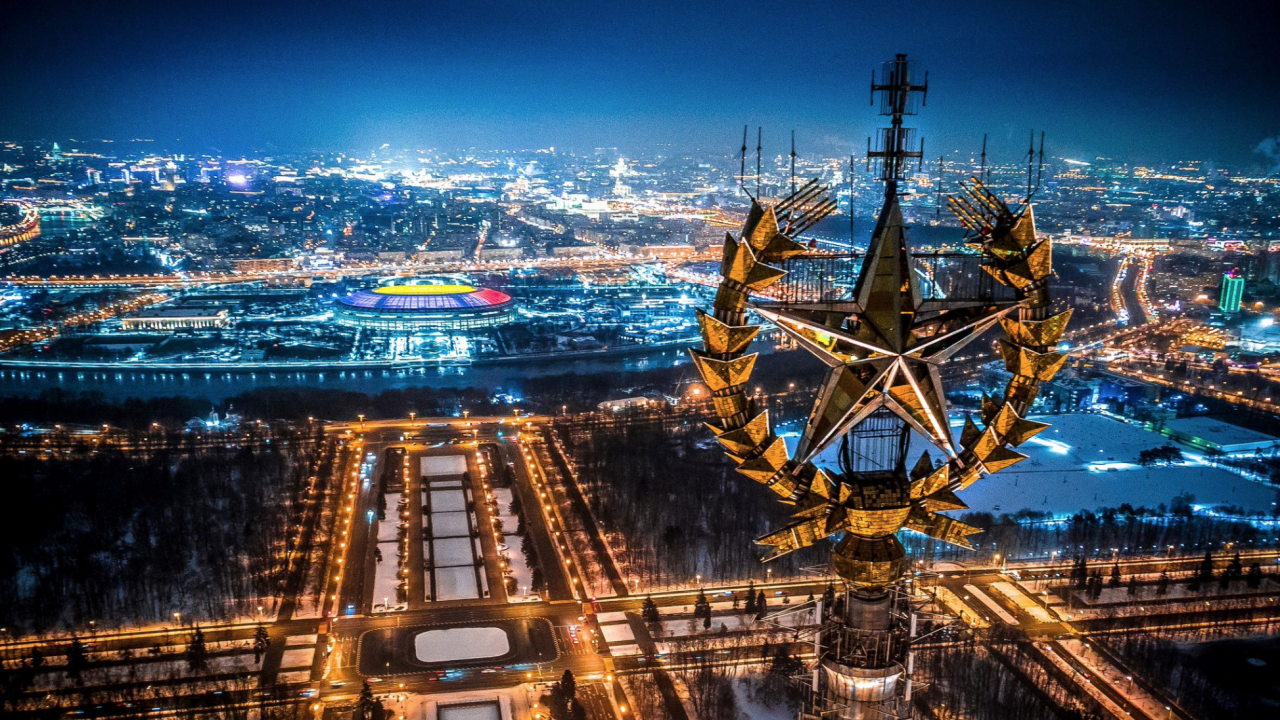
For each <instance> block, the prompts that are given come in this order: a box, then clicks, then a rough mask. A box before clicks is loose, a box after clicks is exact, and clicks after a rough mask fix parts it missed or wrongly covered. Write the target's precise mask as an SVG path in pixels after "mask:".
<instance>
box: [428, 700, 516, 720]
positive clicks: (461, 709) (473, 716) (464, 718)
mask: <svg viewBox="0 0 1280 720" xmlns="http://www.w3.org/2000/svg"><path fill="white" fill-rule="evenodd" d="M440 720H502V706H501V705H499V704H498V703H496V702H488V703H465V704H462V705H442V706H440Z"/></svg>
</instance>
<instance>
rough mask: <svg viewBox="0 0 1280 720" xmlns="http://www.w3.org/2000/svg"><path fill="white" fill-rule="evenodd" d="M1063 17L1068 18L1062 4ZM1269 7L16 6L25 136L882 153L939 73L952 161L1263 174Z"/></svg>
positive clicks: (243, 145)
mask: <svg viewBox="0 0 1280 720" xmlns="http://www.w3.org/2000/svg"><path fill="white" fill-rule="evenodd" d="M1049 6H1052V7H1049ZM1267 7H1268V5H1267V4H1266V3H1263V2H1231V3H1205V2H1178V1H1165V2H1154V1H1150V0H1111V1H1110V2H1096V3H1083V2H1045V3H1035V2H1023V3H1008V2H914V3H888V2H881V3H874V4H873V3H864V2H835V1H833V2H789V3H788V2H783V1H781V0H778V1H775V2H767V3H756V2H722V1H720V0H696V1H691V0H684V1H683V2H671V3H654V2H630V3H611V2H607V1H605V0H601V1H599V2H576V1H574V2H556V1H555V0H546V1H545V2H536V3H529V2H523V1H522V0H505V1H502V2H489V1H488V0H453V1H452V2H434V1H433V0H420V1H419V2H376V1H373V0H370V1H367V2H356V1H352V2H341V3H332V2H323V1H320V2H309V3H285V2H275V3H273V2H269V1H267V0H261V1H260V2H218V3H212V2H204V1H202V0H190V1H182V0H169V1H168V2H149V1H143V0H136V1H131V0H116V1H114V2H108V1H105V0H103V1H98V2H80V3H68V2H57V1H56V0H54V1H51V2H26V3H17V4H9V5H8V7H6V9H5V11H4V13H3V16H0V17H2V18H3V20H2V21H0V25H3V26H4V30H3V42H0V108H3V109H2V110H0V137H3V138H6V139H10V138H12V139H26V138H50V139H60V138H67V137H112V138H127V137H151V138H156V139H157V140H167V139H171V138H182V139H183V140H184V144H185V143H198V144H201V145H207V146H211V147H218V148H222V149H225V150H228V151H243V150H249V149H254V148H263V147H271V146H275V147H281V148H311V147H334V148H342V149H358V150H364V149H368V148H370V147H376V146H377V145H378V144H381V143H382V142H392V143H395V144H400V143H405V144H409V145H412V146H414V147H419V146H422V147H442V148H457V147H467V146H476V147H485V148H490V147H502V148H528V147H544V146H548V145H555V146H558V147H568V148H573V149H589V148H592V147H596V146H618V147H621V148H623V149H624V150H631V151H635V150H640V149H649V148H653V147H654V146H655V145H656V144H659V143H669V144H671V145H674V146H675V147H677V148H683V147H703V148H715V149H719V148H721V147H723V148H725V149H726V151H730V152H731V151H733V150H734V149H735V147H736V145H737V144H738V142H739V138H740V133H741V127H742V125H743V124H744V123H750V124H751V125H752V126H753V127H754V126H755V125H757V124H762V125H764V126H765V132H766V143H767V142H768V139H769V138H770V137H772V138H774V139H775V140H776V142H777V145H776V146H775V148H776V149H778V150H783V148H782V147H781V146H782V139H783V136H784V135H785V134H786V133H787V132H788V131H789V130H790V129H791V128H795V129H796V130H797V132H798V135H799V137H800V140H801V150H802V151H804V150H805V148H806V147H807V148H809V149H811V151H818V150H820V149H821V150H824V151H828V152H838V151H847V150H848V149H851V148H853V147H854V146H857V147H863V146H864V144H865V137H866V135H867V134H868V132H869V131H870V130H871V129H872V128H873V127H875V125H876V124H877V123H878V119H877V118H876V117H875V116H874V114H873V112H872V109H871V108H870V107H869V106H868V94H867V87H866V86H867V83H868V80H869V77H870V72H871V69H872V68H873V67H876V66H878V64H879V63H880V62H881V61H883V60H885V59H887V58H889V57H891V56H892V54H893V53H895V52H907V53H909V54H910V55H911V56H912V57H914V58H916V59H918V60H919V62H920V66H921V67H922V68H924V69H928V70H929V71H930V81H931V91H930V93H929V103H928V107H927V108H926V109H925V111H924V115H923V116H922V117H921V118H920V119H919V122H918V123H917V124H918V125H919V127H920V128H921V130H922V131H923V133H924V135H925V137H926V138H927V143H928V144H927V146H926V152H927V153H928V154H929V155H934V154H936V153H939V152H941V151H943V150H950V149H954V148H960V147H964V148H969V147H976V146H977V144H978V143H979V142H980V139H981V135H982V133H983V132H989V133H991V135H992V141H993V149H994V150H995V151H996V152H997V154H998V156H1007V158H1008V159H1013V158H1014V157H1016V156H1017V155H1018V153H1020V152H1022V151H1023V149H1024V148H1025V145H1026V136H1027V132H1028V130H1029V129H1031V128H1033V127H1034V128H1035V129H1037V130H1040V129H1044V130H1046V131H1048V134H1049V145H1050V149H1051V150H1054V151H1055V154H1064V155H1071V156H1079V157H1084V158H1088V157H1093V156H1095V155H1113V156H1116V157H1118V158H1125V159H1132V160H1140V161H1158V160H1176V159H1183V158H1197V159H1207V160H1216V161H1219V162H1224V163H1231V164H1245V163H1252V164H1261V163H1262V158H1261V156H1259V155H1256V154H1255V153H1254V152H1253V149H1254V147H1255V146H1257V145H1258V143H1259V142H1261V141H1262V140H1263V139H1264V138H1267V137H1271V136H1275V135H1280V37H1278V36H1277V35H1278V34H1277V32H1276V26H1275V22H1274V19H1273V17H1272V16H1271V15H1270V13H1268V12H1267V10H1266V8H1267Z"/></svg>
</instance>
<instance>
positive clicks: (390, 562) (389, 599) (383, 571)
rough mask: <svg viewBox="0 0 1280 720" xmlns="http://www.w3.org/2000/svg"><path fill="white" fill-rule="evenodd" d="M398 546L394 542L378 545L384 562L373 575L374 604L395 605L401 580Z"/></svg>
mask: <svg viewBox="0 0 1280 720" xmlns="http://www.w3.org/2000/svg"><path fill="white" fill-rule="evenodd" d="M397 548H398V545H397V544H396V543H395V542H394V541H392V542H380V543H378V549H379V550H381V551H382V562H380V563H378V564H377V568H376V569H375V570H374V575H373V603H374V604H375V605H377V604H379V603H383V602H386V603H389V604H391V605H395V604H396V602H397V600H396V586H397V585H399V584H400V579H399V577H398V576H397V575H396V573H397V571H398V569H399V568H398V567H397V565H396V552H397Z"/></svg>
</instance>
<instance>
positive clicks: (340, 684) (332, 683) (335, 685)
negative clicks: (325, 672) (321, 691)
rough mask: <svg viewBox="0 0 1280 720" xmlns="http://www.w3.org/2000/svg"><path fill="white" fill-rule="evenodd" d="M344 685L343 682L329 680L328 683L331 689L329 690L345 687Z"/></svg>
mask: <svg viewBox="0 0 1280 720" xmlns="http://www.w3.org/2000/svg"><path fill="white" fill-rule="evenodd" d="M346 685H347V684H346V683H345V682H343V681H342V680H331V681H330V682H329V687H331V688H340V687H346Z"/></svg>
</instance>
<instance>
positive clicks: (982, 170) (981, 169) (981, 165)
mask: <svg viewBox="0 0 1280 720" xmlns="http://www.w3.org/2000/svg"><path fill="white" fill-rule="evenodd" d="M746 150H747V131H746V129H745V128H744V129H743V130H742V151H743V152H746ZM986 172H987V134H986V133H982V159H981V160H979V161H978V179H979V180H982V181H983V182H984V183H985V182H986V181H987V180H988V179H989V178H987V177H984V175H985V174H986Z"/></svg>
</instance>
